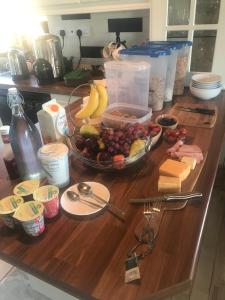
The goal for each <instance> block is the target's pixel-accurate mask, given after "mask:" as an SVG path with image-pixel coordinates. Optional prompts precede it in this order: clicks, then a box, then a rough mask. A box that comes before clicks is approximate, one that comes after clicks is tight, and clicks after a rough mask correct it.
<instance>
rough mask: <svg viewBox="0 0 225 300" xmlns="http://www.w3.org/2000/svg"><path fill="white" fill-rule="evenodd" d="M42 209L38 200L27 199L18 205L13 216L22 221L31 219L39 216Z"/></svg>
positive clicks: (42, 206)
mask: <svg viewBox="0 0 225 300" xmlns="http://www.w3.org/2000/svg"><path fill="white" fill-rule="evenodd" d="M43 211H44V205H43V204H42V203H41V202H40V201H28V202H25V203H23V204H22V205H20V206H19V207H18V209H17V210H16V211H15V213H14V215H13V217H14V218H15V219H17V220H19V221H22V222H26V221H32V220H34V219H36V218H37V217H39V216H41V215H42V214H43Z"/></svg>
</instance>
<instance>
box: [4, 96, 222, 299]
mask: <svg viewBox="0 0 225 300" xmlns="http://www.w3.org/2000/svg"><path fill="white" fill-rule="evenodd" d="M184 99H185V101H186V100H188V101H190V102H195V103H198V101H197V100H196V99H194V98H192V97H191V96H189V95H186V96H182V97H177V98H176V101H180V102H182V101H183V100H184ZM213 102H214V103H215V104H216V105H217V107H218V111H219V114H218V118H217V121H216V124H215V127H214V128H212V129H208V128H195V127H188V128H187V129H188V132H189V136H191V137H192V143H194V144H197V145H199V146H200V147H201V148H202V150H203V152H206V151H207V152H208V155H207V159H206V162H205V165H204V168H203V170H202V172H201V175H200V177H199V179H198V181H197V184H196V186H195V189H194V190H196V191H201V192H203V194H204V197H203V200H202V201H201V202H200V203H195V204H191V203H190V204H188V205H187V206H186V207H185V208H184V209H183V210H181V211H177V212H172V211H171V212H166V213H164V215H163V218H162V222H161V225H160V228H159V233H158V238H157V242H156V245H155V248H154V250H153V252H152V253H151V254H150V255H149V256H147V257H146V258H145V259H144V260H143V261H141V262H140V272H141V282H140V283H137V284H135V283H131V284H125V283H124V261H125V258H126V253H127V250H128V249H129V248H130V247H131V246H133V245H134V244H135V238H134V231H135V228H136V227H137V225H138V223H139V222H140V220H141V219H143V206H141V205H139V206H138V205H131V204H129V203H128V201H129V199H130V198H137V197H147V196H150V195H153V194H154V195H155V194H156V191H155V188H154V184H153V182H154V180H155V178H154V177H155V176H156V175H155V174H156V173H155V172H154V170H155V169H156V168H158V167H159V164H160V162H161V161H162V160H163V158H164V157H165V151H166V149H167V148H168V145H167V144H166V143H165V142H162V141H161V142H160V143H159V144H158V145H157V146H156V147H155V148H154V149H152V151H151V152H150V153H149V154H148V155H147V156H146V157H145V158H144V160H142V161H140V162H139V163H138V164H136V165H135V166H133V167H132V168H130V169H126V170H123V171H120V172H114V173H104V172H98V171H96V170H93V169H89V168H86V167H85V166H83V165H81V164H80V163H79V162H78V161H77V160H76V159H73V161H72V166H71V184H74V183H77V182H79V181H97V182H101V183H103V184H105V185H106V186H107V187H108V189H109V191H110V193H111V198H110V201H112V202H113V203H114V204H116V205H117V206H118V207H120V208H121V209H123V210H125V211H126V217H127V218H126V221H125V222H124V223H123V222H121V221H120V220H118V219H117V218H115V217H114V216H113V215H112V214H110V213H109V212H108V211H106V210H104V211H102V212H101V213H100V214H99V215H95V216H92V217H89V218H85V219H84V218H80V219H79V218H76V217H73V216H70V215H68V214H66V213H65V212H64V211H63V210H61V211H60V215H59V216H58V217H57V218H56V219H55V220H53V221H51V222H50V221H48V222H47V229H46V231H45V233H44V234H43V235H42V236H40V237H39V238H33V239H32V238H29V237H28V236H26V234H25V233H23V232H22V231H15V232H14V231H10V230H9V229H7V228H6V227H5V226H4V225H3V223H0V258H1V259H3V260H5V261H7V262H9V263H11V264H13V265H15V266H17V267H19V268H21V269H23V270H25V271H27V272H29V273H31V274H33V275H35V276H37V277H38V278H40V279H42V280H44V281H47V282H49V283H51V284H53V285H55V286H56V287H58V288H60V289H62V290H64V291H66V292H68V293H70V294H72V295H74V296H77V297H80V298H82V299H101V300H103V299H104V300H109V299H112V300H114V299H115V300H120V299H121V300H125V299H129V300H134V299H162V298H163V297H166V296H172V295H174V294H176V293H179V292H182V291H186V290H188V289H189V288H190V287H191V284H192V280H193V277H194V272H195V267H196V263H197V259H198V254H199V248H200V242H201V237H202V234H203V230H204V224H205V220H206V216H207V211H208V209H209V208H210V206H209V204H210V201H213V199H211V193H212V188H213V184H214V180H215V176H216V172H217V168H218V163H219V156H220V152H221V148H222V144H223V140H224V132H225V95H224V93H223V94H221V95H220V96H219V97H217V99H216V100H214V101H213ZM201 103H203V102H201ZM14 185H15V182H11V181H9V180H7V176H6V172H5V168H4V165H3V162H2V161H1V160H0V195H1V198H2V197H3V196H7V195H8V194H10V193H11V192H12V187H13V186H14Z"/></svg>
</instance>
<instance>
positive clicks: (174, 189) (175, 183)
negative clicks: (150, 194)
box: [158, 176, 181, 193]
mask: <svg viewBox="0 0 225 300" xmlns="http://www.w3.org/2000/svg"><path fill="white" fill-rule="evenodd" d="M158 191H159V192H162V193H179V192H181V180H180V178H178V177H168V176H159V180H158Z"/></svg>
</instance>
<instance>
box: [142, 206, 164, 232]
mask: <svg viewBox="0 0 225 300" xmlns="http://www.w3.org/2000/svg"><path fill="white" fill-rule="evenodd" d="M161 206H162V202H161V201H159V202H155V203H154V204H153V205H152V203H150V202H147V203H144V212H143V214H144V216H145V218H146V220H147V222H148V224H149V225H150V226H151V227H152V229H153V232H154V238H155V237H156V235H157V233H158V229H159V226H160V222H161V218H162V215H163V214H162V213H160V212H163V211H161Z"/></svg>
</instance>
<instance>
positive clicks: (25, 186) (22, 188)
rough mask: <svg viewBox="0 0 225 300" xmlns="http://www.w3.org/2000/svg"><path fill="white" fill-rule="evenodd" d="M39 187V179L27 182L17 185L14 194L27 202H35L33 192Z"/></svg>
mask: <svg viewBox="0 0 225 300" xmlns="http://www.w3.org/2000/svg"><path fill="white" fill-rule="evenodd" d="M39 185H40V180H39V179H32V180H26V181H23V182H21V183H19V184H17V185H16V186H15V187H14V189H13V193H14V194H15V195H17V196H20V197H23V198H24V200H25V201H30V200H33V192H34V191H35V190H36V189H37V188H38V187H39Z"/></svg>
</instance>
